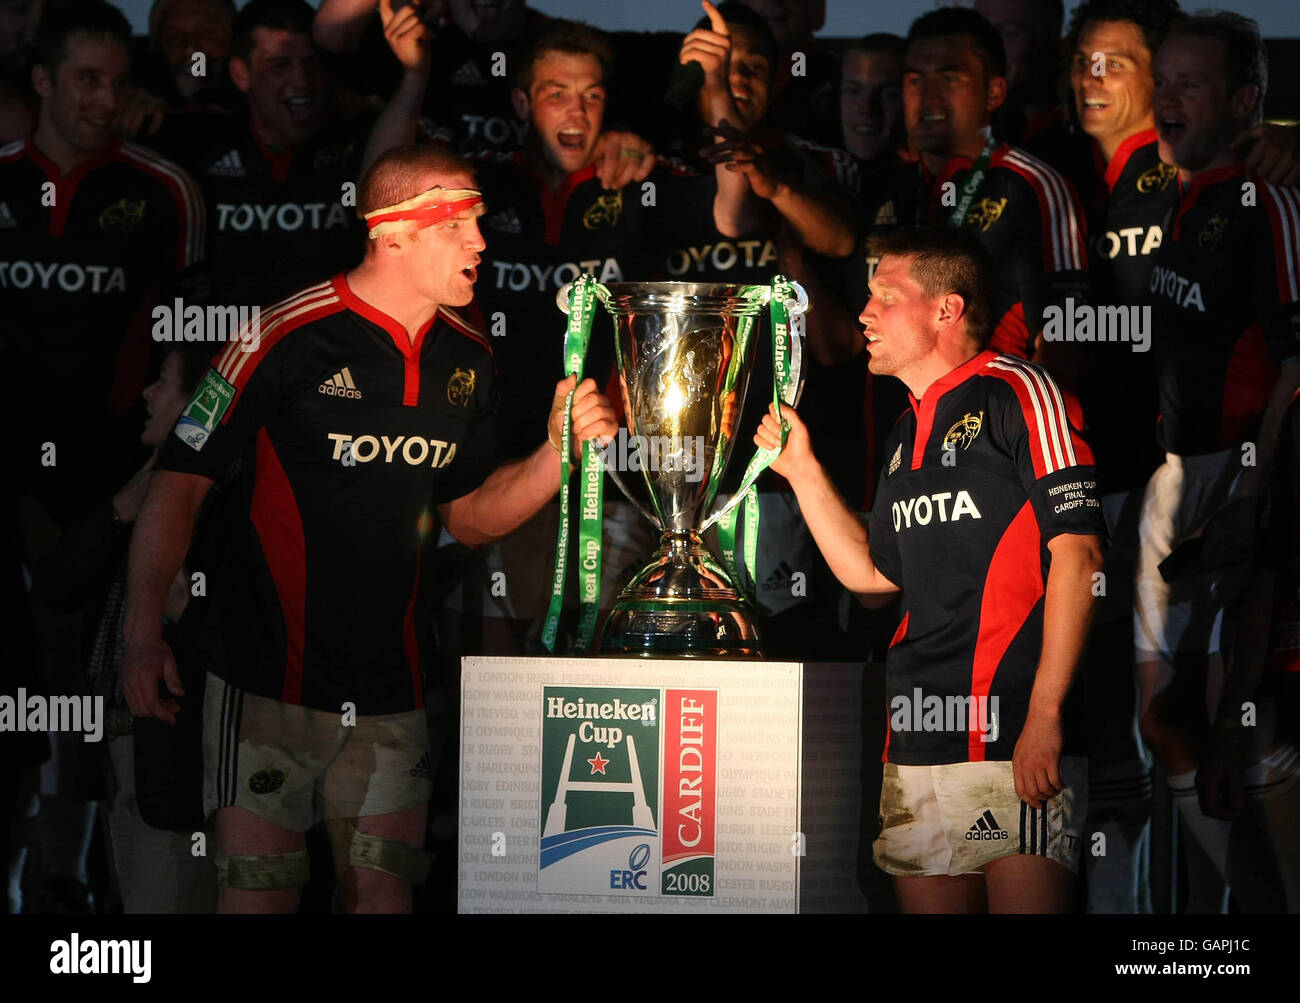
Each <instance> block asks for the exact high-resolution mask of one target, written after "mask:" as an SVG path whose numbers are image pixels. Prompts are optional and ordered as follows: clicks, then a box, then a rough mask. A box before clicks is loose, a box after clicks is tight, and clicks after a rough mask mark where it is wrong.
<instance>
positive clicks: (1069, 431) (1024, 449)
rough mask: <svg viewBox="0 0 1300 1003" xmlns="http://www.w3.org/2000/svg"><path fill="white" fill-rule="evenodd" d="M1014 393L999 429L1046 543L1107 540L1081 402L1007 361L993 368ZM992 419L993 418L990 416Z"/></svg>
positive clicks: (1040, 374)
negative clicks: (1069, 538)
mask: <svg viewBox="0 0 1300 1003" xmlns="http://www.w3.org/2000/svg"><path fill="white" fill-rule="evenodd" d="M991 369H992V370H993V371H996V372H997V374H998V375H999V376H1000V377H1001V378H1003V379H1004V380H1005V381H1006V382H1007V385H1008V386H1009V387H1010V389H1011V391H1012V393H1011V394H1006V395H1003V397H1002V406H1001V408H1000V410H1001V413H1000V414H998V415H996V418H997V422H996V426H995V427H997V428H998V430H999V435H1000V437H1001V439H1002V442H1003V443H1004V444H1005V447H1006V448H1007V450H1008V451H1009V452H1010V454H1011V456H1012V457H1013V458H1014V460H1015V463H1016V469H1017V470H1019V472H1020V480H1021V483H1022V484H1023V485H1024V488H1025V490H1026V492H1027V493H1028V496H1029V502H1030V504H1031V505H1032V506H1033V509H1034V515H1035V517H1036V519H1037V521H1038V527H1039V532H1040V534H1041V536H1042V540H1043V542H1044V543H1047V542H1048V541H1049V540H1051V539H1052V538H1053V537H1055V536H1060V535H1061V534H1062V533H1075V534H1082V535H1088V536H1098V537H1101V538H1102V539H1103V540H1104V539H1105V538H1106V522H1105V519H1104V518H1103V517H1102V511H1101V497H1100V494H1099V492H1098V489H1097V469H1096V467H1095V465H1094V460H1093V455H1092V449H1091V447H1090V446H1089V445H1088V443H1087V441H1086V440H1085V439H1084V438H1083V434H1082V433H1081V432H1080V428H1081V427H1082V425H1083V413H1082V410H1081V408H1080V407H1079V402H1078V400H1076V399H1075V397H1074V395H1073V394H1071V393H1070V392H1069V391H1067V390H1064V389H1062V388H1061V387H1060V386H1058V385H1057V383H1056V381H1055V380H1053V379H1052V377H1051V376H1049V375H1048V374H1047V372H1046V371H1044V370H1043V369H1041V368H1039V367H1038V366H1035V365H1032V364H1030V363H1027V362H1023V361H1021V360H1019V359H1011V358H1009V357H1007V356H1002V357H1001V358H1000V359H999V360H998V362H996V363H994V365H993V366H992V367H991ZM990 417H993V416H990Z"/></svg>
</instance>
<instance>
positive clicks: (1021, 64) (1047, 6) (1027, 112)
mask: <svg viewBox="0 0 1300 1003" xmlns="http://www.w3.org/2000/svg"><path fill="white" fill-rule="evenodd" d="M975 10H976V11H978V12H979V13H980V14H982V15H983V16H984V17H986V18H988V20H989V23H991V24H992V25H993V27H994V28H996V29H997V32H998V34H999V35H1000V36H1001V37H1002V47H1003V49H1004V50H1005V51H1006V58H1007V100H1006V103H1005V104H1004V105H1003V106H1002V107H1001V108H999V109H998V113H997V114H996V115H995V116H994V119H993V125H994V128H995V129H996V131H997V134H998V135H999V136H1001V137H1002V138H1003V139H1006V140H1008V141H1009V142H1012V143H1016V144H1020V145H1027V144H1028V142H1029V140H1030V139H1031V138H1032V137H1033V136H1035V135H1036V134H1037V133H1040V132H1042V131H1043V130H1045V129H1049V128H1051V127H1052V126H1058V125H1061V124H1062V123H1064V122H1065V121H1066V115H1065V108H1064V106H1063V105H1062V104H1061V95H1060V93H1059V85H1060V69H1061V27H1062V25H1063V24H1064V23H1065V10H1064V7H1063V5H1062V3H1061V0H975Z"/></svg>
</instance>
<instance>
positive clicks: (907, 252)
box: [754, 228, 1105, 912]
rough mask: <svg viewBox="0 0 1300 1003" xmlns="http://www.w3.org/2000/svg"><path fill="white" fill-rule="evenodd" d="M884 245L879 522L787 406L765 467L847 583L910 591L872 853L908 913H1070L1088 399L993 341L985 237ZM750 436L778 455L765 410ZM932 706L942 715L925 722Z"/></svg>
mask: <svg viewBox="0 0 1300 1003" xmlns="http://www.w3.org/2000/svg"><path fill="white" fill-rule="evenodd" d="M875 250H876V252H877V253H878V254H879V255H880V265H879V267H878V268H877V270H876V274H875V276H874V277H873V279H872V281H871V286H870V290H871V296H870V299H869V300H868V301H867V305H866V307H865V308H864V309H863V311H862V314H861V320H862V323H863V326H864V334H865V338H866V340H867V346H868V351H869V352H870V353H871V370H872V372H873V373H876V374H880V375H889V376H893V377H895V378H897V379H899V380H901V381H902V382H903V383H904V384H905V385H906V386H907V388H908V390H909V392H910V402H911V408H910V409H909V411H908V412H907V413H905V414H904V415H903V417H902V418H900V419H899V421H898V423H897V424H896V425H895V426H894V430H893V432H892V433H891V434H890V436H889V439H888V440H887V447H888V448H889V449H890V454H889V459H888V461H887V464H886V465H885V467H884V468H883V469H882V471H881V475H880V483H879V487H878V488H877V490H876V499H875V505H874V508H873V509H872V514H871V519H870V523H869V528H868V527H867V526H864V525H863V524H862V523H861V522H860V521H859V520H858V518H857V517H856V516H855V515H854V513H853V512H852V511H851V510H850V509H849V507H848V506H847V505H845V504H844V502H843V501H842V500H841V499H840V498H839V496H838V495H837V494H836V493H835V490H834V488H833V487H832V485H831V483H830V481H829V479H828V478H827V476H826V473H825V470H824V469H823V468H822V466H821V464H820V463H819V462H818V460H817V458H816V456H815V455H814V452H813V444H812V443H811V441H810V437H809V435H808V433H807V428H806V426H805V425H804V423H803V421H802V420H801V419H800V418H799V417H798V416H797V415H795V414H794V413H793V412H792V411H790V410H789V409H786V408H782V411H781V414H782V416H783V417H784V419H785V420H786V421H788V422H789V426H790V431H789V438H788V440H787V442H786V445H785V448H784V450H783V451H782V452H781V455H780V456H779V457H778V458H777V460H776V462H775V463H774V464H773V467H774V468H775V469H776V470H777V471H778V472H779V473H781V474H783V475H784V476H785V477H786V478H787V479H788V480H789V481H790V483H791V484H792V485H793V486H794V490H795V493H796V495H797V496H798V499H799V507H800V509H801V510H802V512H803V513H804V516H805V517H806V518H807V520H808V525H809V527H810V528H811V530H812V533H813V536H814V538H815V539H816V541H817V545H818V547H820V549H821V552H822V554H823V555H824V556H825V558H826V560H827V562H828V563H829V564H830V566H831V569H832V570H833V571H834V572H835V574H836V576H837V577H838V578H839V579H840V581H841V582H843V583H844V585H845V587H846V588H848V589H849V590H850V591H852V592H854V593H857V594H859V595H866V596H871V597H875V598H876V599H884V598H887V597H889V596H891V595H893V594H895V593H899V592H901V593H902V596H901V598H902V614H903V615H902V622H901V623H900V624H899V625H898V629H897V631H896V633H895V635H894V639H893V642H892V644H891V646H890V649H889V655H888V659H887V661H886V673H885V674H886V688H887V694H888V698H889V708H890V728H889V731H888V733H887V738H886V742H885V749H884V755H883V759H884V784H883V787H882V792H881V799H880V814H881V819H882V823H881V825H882V831H881V833H880V837H879V838H878V839H877V841H876V844H875V859H876V862H877V864H878V865H879V866H880V867H881V868H882V869H883V870H885V871H886V872H887V873H889V874H892V875H894V876H895V878H896V879H897V880H896V887H897V890H898V894H899V898H900V900H901V903H902V906H903V909H904V911H906V912H977V911H982V909H983V907H984V905H985V903H987V908H988V910H989V911H991V912H1060V911H1064V910H1065V908H1066V906H1067V903H1068V901H1069V896H1070V889H1071V886H1072V884H1073V877H1072V872H1076V871H1077V868H1078V857H1079V852H1080V845H1081V842H1082V839H1083V835H1084V833H1083V829H1082V826H1083V820H1084V814H1085V802H1086V798H1087V779H1086V773H1087V763H1086V759H1084V758H1083V755H1082V748H1081V744H1080V742H1081V739H1082V735H1081V734H1080V733H1079V728H1078V723H1079V722H1078V721H1077V712H1078V708H1077V699H1076V696H1077V694H1076V693H1075V692H1074V691H1073V690H1072V687H1071V683H1072V681H1073V678H1074V675H1075V670H1076V666H1077V664H1078V661H1079V657H1080V654H1081V652H1082V649H1083V644H1084V639H1085V636H1086V633H1087V627H1088V621H1089V617H1090V614H1091V610H1092V604H1093V599H1092V591H1091V586H1092V582H1093V575H1094V574H1095V573H1096V572H1097V571H1098V570H1099V569H1100V568H1101V564H1102V553H1101V538H1102V537H1103V535H1104V533H1105V526H1104V523H1103V522H1102V518H1101V507H1100V502H1099V500H1098V498H1097V494H1096V482H1095V477H1096V475H1095V471H1094V468H1093V466H1092V453H1091V450H1089V448H1088V445H1087V443H1086V442H1085V441H1084V440H1083V439H1082V437H1081V436H1080V434H1079V431H1078V428H1079V425H1080V424H1081V415H1080V412H1079V407H1078V404H1077V402H1076V401H1075V400H1074V398H1073V397H1072V396H1071V395H1070V394H1069V393H1068V392H1066V391H1064V390H1062V389H1061V388H1060V387H1058V386H1057V384H1056V383H1055V381H1054V380H1053V379H1052V378H1051V377H1050V376H1049V375H1048V374H1047V373H1046V372H1044V371H1043V370H1042V369H1040V368H1039V367H1037V366H1035V365H1033V364H1031V363H1029V362H1026V361H1025V360H1023V359H1019V358H1016V357H1013V356H1009V355H1000V354H998V353H997V352H995V351H992V350H989V349H988V348H987V346H988V344H989V339H990V337H991V335H992V330H993V322H994V313H993V309H992V302H993V292H992V288H993V275H992V267H993V266H992V262H991V261H990V260H989V258H988V255H987V253H986V252H984V251H983V250H982V248H981V247H980V245H979V243H978V241H977V240H976V239H975V238H974V236H973V235H971V234H970V233H969V232H967V231H966V230H964V229H959V228H943V229H929V228H922V229H918V230H916V231H903V230H900V231H897V232H896V233H894V234H891V235H889V236H886V237H882V238H881V239H880V242H879V244H878V245H876V248H875ZM754 441H755V442H756V443H757V444H758V445H760V446H762V447H764V448H768V449H777V448H780V441H781V440H780V429H779V421H778V418H777V416H776V413H775V408H773V409H772V410H771V411H770V412H769V413H768V415H766V416H765V417H764V418H763V423H762V426H761V427H760V428H759V431H758V433H757V434H756V435H755V439H754ZM936 701H937V702H938V705H939V706H940V708H947V709H948V714H947V717H945V715H944V714H942V713H941V714H940V715H939V716H938V717H937V718H933V719H932V717H931V716H927V715H929V714H931V713H932V710H933V705H934V703H935V702H936ZM981 707H983V708H986V709H985V710H980V709H979V708H981ZM926 708H929V710H926V714H923V710H925V709H926ZM954 708H956V709H958V710H962V711H963V712H962V713H955V712H954Z"/></svg>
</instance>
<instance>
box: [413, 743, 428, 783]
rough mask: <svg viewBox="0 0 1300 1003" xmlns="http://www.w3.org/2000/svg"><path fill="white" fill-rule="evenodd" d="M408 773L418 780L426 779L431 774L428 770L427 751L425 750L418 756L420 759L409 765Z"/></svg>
mask: <svg viewBox="0 0 1300 1003" xmlns="http://www.w3.org/2000/svg"><path fill="white" fill-rule="evenodd" d="M410 774H411V776H413V777H415V778H417V779H419V780H428V779H429V778H430V777H431V776H432V774H431V773H430V771H429V753H428V751H427V750H426V751H425V753H424V755H423V756H421V757H420V761H419V762H418V763H416V764H415V765H414V766H412V767H411V770H410Z"/></svg>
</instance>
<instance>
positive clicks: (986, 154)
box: [948, 132, 998, 226]
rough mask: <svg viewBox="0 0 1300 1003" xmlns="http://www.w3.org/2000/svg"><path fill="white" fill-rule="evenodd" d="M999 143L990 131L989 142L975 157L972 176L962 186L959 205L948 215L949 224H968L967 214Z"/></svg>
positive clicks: (971, 170) (982, 185)
mask: <svg viewBox="0 0 1300 1003" xmlns="http://www.w3.org/2000/svg"><path fill="white" fill-rule="evenodd" d="M997 145H998V142H997V140H996V139H994V138H993V133H992V132H990V133H989V139H988V142H987V143H985V144H984V149H983V150H982V151H980V155H979V156H978V157H976V158H975V163H974V164H972V165H971V169H970V177H968V178H967V179H966V183H965V184H964V185H962V186H961V198H959V199H958V200H957V207H956V208H955V209H953V211H952V213H951V214H950V215H949V217H948V225H949V226H965V225H966V214H967V213H968V212H970V206H971V203H972V202H974V201H975V196H976V195H978V194H979V190H980V189H981V188H982V187H984V178H985V177H986V176H987V175H988V169H989V161H990V160H991V159H993V150H994V149H995V148H996V147H997Z"/></svg>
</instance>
